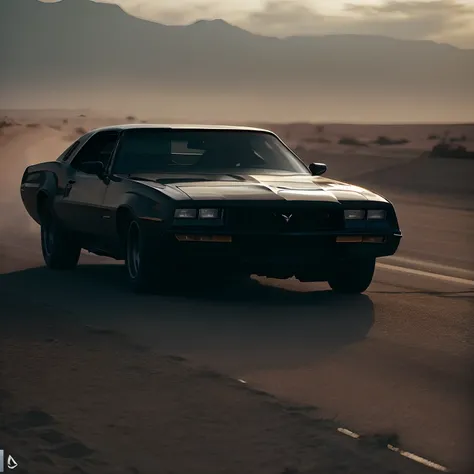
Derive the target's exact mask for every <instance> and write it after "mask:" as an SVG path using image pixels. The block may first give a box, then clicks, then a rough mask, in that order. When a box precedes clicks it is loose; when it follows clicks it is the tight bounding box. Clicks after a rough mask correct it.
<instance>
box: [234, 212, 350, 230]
mask: <svg viewBox="0 0 474 474" xmlns="http://www.w3.org/2000/svg"><path fill="white" fill-rule="evenodd" d="M226 216H227V218H226V220H227V222H226V224H227V226H228V228H229V229H230V230H232V231H237V232H265V233H267V232H268V233H278V234H280V233H283V234H286V233H299V232H318V231H330V230H337V229H341V228H342V227H343V225H344V221H343V214H342V211H340V210H336V209H314V208H313V209H302V208H295V209H291V208H258V207H251V208H235V209H226Z"/></svg>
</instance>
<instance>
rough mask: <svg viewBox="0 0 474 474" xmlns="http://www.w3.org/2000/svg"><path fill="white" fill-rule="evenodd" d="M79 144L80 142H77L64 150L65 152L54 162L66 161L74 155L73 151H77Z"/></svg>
mask: <svg viewBox="0 0 474 474" xmlns="http://www.w3.org/2000/svg"><path fill="white" fill-rule="evenodd" d="M79 143H80V140H77V141H75V142H74V143H73V144H72V145H71V146H70V147H69V148H66V150H65V151H63V152H62V153H61V155H59V157H58V159H57V160H56V161H67V160H68V159H69V157H70V156H71V155H72V154H73V153H74V151H75V150H77V147H78V146H79Z"/></svg>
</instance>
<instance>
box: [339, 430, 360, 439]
mask: <svg viewBox="0 0 474 474" xmlns="http://www.w3.org/2000/svg"><path fill="white" fill-rule="evenodd" d="M337 431H339V433H342V434H345V435H347V436H350V437H351V438H354V439H358V438H360V435H359V434H357V433H354V432H353V431H351V430H348V429H347V428H338V429H337Z"/></svg>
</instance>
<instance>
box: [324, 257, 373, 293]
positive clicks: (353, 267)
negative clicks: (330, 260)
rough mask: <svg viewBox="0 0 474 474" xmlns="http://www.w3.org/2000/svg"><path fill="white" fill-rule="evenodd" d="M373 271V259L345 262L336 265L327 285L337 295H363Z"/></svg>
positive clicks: (370, 281)
mask: <svg viewBox="0 0 474 474" xmlns="http://www.w3.org/2000/svg"><path fill="white" fill-rule="evenodd" d="M374 271H375V259H363V260H362V259H361V260H356V259H354V260H347V261H345V262H344V263H342V264H339V265H336V267H335V268H334V269H333V272H332V275H331V276H330V278H329V279H328V283H329V286H330V287H331V289H332V290H333V291H335V292H337V293H352V294H354V293H363V292H364V291H365V290H367V288H368V287H369V286H370V284H371V283H372V278H373V277H374Z"/></svg>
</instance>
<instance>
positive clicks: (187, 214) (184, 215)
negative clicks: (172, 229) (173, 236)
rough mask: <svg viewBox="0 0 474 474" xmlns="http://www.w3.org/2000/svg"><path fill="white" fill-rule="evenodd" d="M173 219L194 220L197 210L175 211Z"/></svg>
mask: <svg viewBox="0 0 474 474" xmlns="http://www.w3.org/2000/svg"><path fill="white" fill-rule="evenodd" d="M174 217H175V218H176V219H196V217H197V209H176V210H175V211H174Z"/></svg>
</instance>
